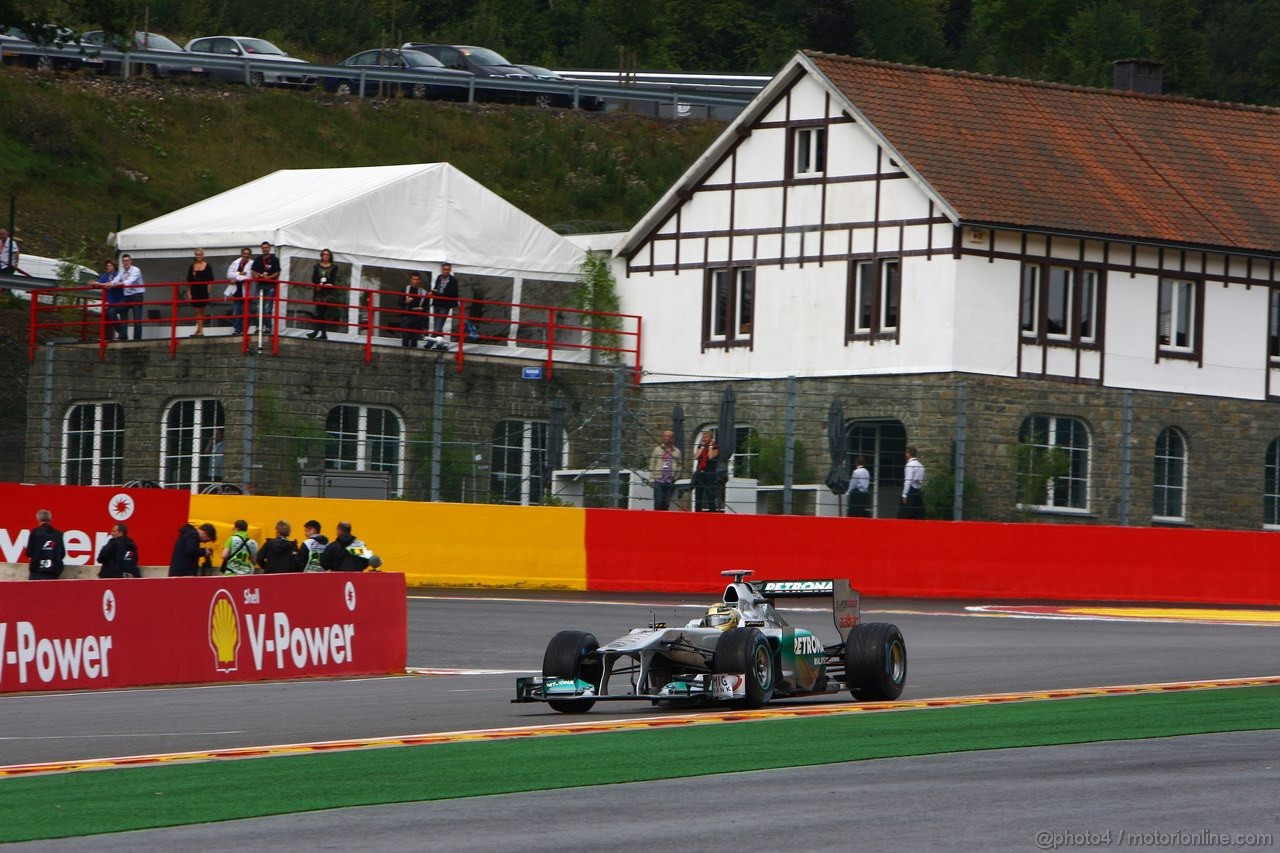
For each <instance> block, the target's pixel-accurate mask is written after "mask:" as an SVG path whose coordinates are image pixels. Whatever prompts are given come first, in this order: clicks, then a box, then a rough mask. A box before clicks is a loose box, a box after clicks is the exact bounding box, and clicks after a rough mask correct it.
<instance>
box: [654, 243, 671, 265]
mask: <svg viewBox="0 0 1280 853" xmlns="http://www.w3.org/2000/svg"><path fill="white" fill-rule="evenodd" d="M675 262H676V241H675V240H654V241H653V263H654V266H670V265H671V264H674V263H675Z"/></svg>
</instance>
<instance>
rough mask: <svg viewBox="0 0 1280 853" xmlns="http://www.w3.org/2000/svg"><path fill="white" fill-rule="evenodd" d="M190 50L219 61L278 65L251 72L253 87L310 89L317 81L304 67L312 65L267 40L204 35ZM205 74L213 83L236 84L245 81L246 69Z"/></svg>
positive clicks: (189, 45) (219, 69)
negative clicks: (248, 61)
mask: <svg viewBox="0 0 1280 853" xmlns="http://www.w3.org/2000/svg"><path fill="white" fill-rule="evenodd" d="M187 51H188V52H189V53H196V54H202V53H203V54H209V55H210V56H215V57H217V58H219V59H248V60H253V61H254V62H264V63H271V64H272V65H278V67H279V70H275V69H274V68H273V69H271V70H266V69H262V68H254V69H252V70H251V71H250V72H249V76H248V78H247V82H248V84H249V85H250V86H299V87H302V88H310V87H311V86H313V85H315V82H316V78H315V76H314V75H312V74H309V73H308V69H307V68H305V67H300V66H306V65H310V63H309V62H307V61H306V60H305V59H298V58H297V57H296V56H290V55H289V54H287V53H285V52H284V51H283V50H281V49H280V48H278V47H276V46H275V45H274V44H272V43H271V42H269V41H267V40H266V39H260V38H252V37H250V36H205V37H203V38H198V39H192V40H191V41H189V42H187ZM204 70H205V71H207V72H208V74H209V76H210V77H211V78H213V79H214V80H230V81H233V82H237V83H244V82H246V78H245V73H244V68H243V67H235V66H229V67H214V66H210V67H208V68H206V69H204Z"/></svg>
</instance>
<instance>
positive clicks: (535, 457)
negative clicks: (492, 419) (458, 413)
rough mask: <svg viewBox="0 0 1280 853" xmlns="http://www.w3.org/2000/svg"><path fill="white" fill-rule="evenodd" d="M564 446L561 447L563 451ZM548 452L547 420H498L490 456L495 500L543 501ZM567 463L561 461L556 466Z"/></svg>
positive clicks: (490, 479) (490, 488) (492, 491)
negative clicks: (543, 476)
mask: <svg viewBox="0 0 1280 853" xmlns="http://www.w3.org/2000/svg"><path fill="white" fill-rule="evenodd" d="M564 452H565V451H564V448H561V453H562V454H563V453H564ZM546 455H547V424H546V423H544V422H541V421H519V420H509V421H499V422H498V424H497V425H496V426H494V428H493V449H492V453H491V454H490V457H489V491H490V493H491V495H492V499H493V501H494V502H495V503H504V504H520V505H529V504H538V503H542V470H543V465H544V464H545V462H546ZM563 466H564V461H563V459H561V460H560V464H557V465H555V466H553V467H555V468H561V467H563Z"/></svg>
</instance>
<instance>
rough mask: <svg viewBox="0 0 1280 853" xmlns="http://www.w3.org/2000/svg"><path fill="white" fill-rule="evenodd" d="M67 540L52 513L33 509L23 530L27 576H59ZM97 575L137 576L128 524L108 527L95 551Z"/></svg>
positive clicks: (135, 549)
mask: <svg viewBox="0 0 1280 853" xmlns="http://www.w3.org/2000/svg"><path fill="white" fill-rule="evenodd" d="M66 561H67V543H66V538H65V537H64V536H63V533H62V531H61V530H59V529H58V528H56V527H54V526H53V513H52V512H50V511H49V510H47V509H42V510H37V511H36V526H35V527H33V528H32V529H31V531H30V532H29V533H28V534H27V579H28V580H33V581H51V580H57V579H58V578H60V577H62V572H63V570H64V569H65V568H66ZM98 564H99V565H100V566H101V568H100V569H99V570H98V577H100V578H137V577H141V576H142V571H141V569H139V568H138V546H137V545H136V544H134V541H133V540H132V539H130V538H129V528H128V527H127V526H126V525H125V524H124V523H123V522H119V523H117V524H115V525H112V527H111V538H110V539H108V540H107V541H106V542H105V543H104V544H103V546H102V548H101V549H99V551H98Z"/></svg>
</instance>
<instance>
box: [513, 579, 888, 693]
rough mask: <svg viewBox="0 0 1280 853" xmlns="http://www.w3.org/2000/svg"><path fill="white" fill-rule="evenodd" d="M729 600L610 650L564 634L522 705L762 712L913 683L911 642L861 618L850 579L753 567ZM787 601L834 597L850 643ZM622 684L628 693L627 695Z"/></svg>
mask: <svg viewBox="0 0 1280 853" xmlns="http://www.w3.org/2000/svg"><path fill="white" fill-rule="evenodd" d="M721 574H722V575H726V576H730V577H732V578H733V581H732V582H731V583H730V584H729V585H728V586H726V587H725V590H724V596H723V598H722V600H721V601H719V602H717V603H715V604H713V605H711V607H710V608H708V609H707V612H706V613H705V614H704V615H703V616H700V617H698V618H697V619H694V620H692V621H690V622H689V623H688V624H687V625H685V626H683V627H680V628H668V627H667V625H666V624H665V623H663V622H656V621H655V622H653V623H652V624H650V625H648V626H647V627H644V628H633V629H632V630H631V631H630V632H629V633H628V634H627V635H626V636H624V637H622V638H620V639H617V640H614V641H613V642H612V643H609V644H608V645H604V646H602V645H600V644H599V642H597V641H596V638H595V637H594V636H593V635H591V634H588V633H586V632H585V631H561V632H560V633H558V634H556V635H555V636H554V637H552V638H551V642H550V643H549V644H548V645H547V651H546V654H545V655H543V658H542V676H541V677H536V676H535V677H530V678H519V679H517V680H516V698H515V699H514V700H512V701H514V702H546V703H547V704H548V705H550V706H551V707H552V708H554V709H555V710H557V711H562V712H564V713H582V712H584V711H587V710H590V708H591V706H593V705H594V704H595V703H596V702H606V701H620V700H624V699H629V700H636V699H640V700H645V699H647V700H649V701H651V702H653V703H654V704H658V703H671V704H682V703H688V704H696V703H703V702H715V701H724V702H728V703H729V704H730V705H732V706H733V707H738V708H759V707H760V706H761V705H764V704H765V703H766V702H768V701H769V700H771V699H776V698H780V697H793V696H813V695H818V694H824V693H839V692H841V691H843V690H848V691H849V692H850V693H852V694H853V697H854V698H855V699H860V700H861V699H869V700H877V699H881V700H882V699H897V698H898V696H900V695H901V694H902V687H903V685H904V683H905V682H906V677H907V645H906V641H904V640H903V638H902V632H901V631H899V630H898V628H897V626H896V625H889V624H885V623H878V622H872V623H862V622H860V621H859V616H860V613H859V601H858V593H856V592H854V591H853V590H852V589H850V587H849V582H848V581H847V580H805V581H755V582H751V583H748V582H746V581H745V580H744V579H745V578H746V576H747V575H750V574H751V572H750V571H745V570H744V571H729V572H721ZM780 598H830V599H831V600H832V606H831V615H832V618H833V619H834V620H835V624H836V630H837V631H838V632H839V633H840V642H839V643H836V644H835V645H832V646H826V645H824V644H823V643H822V642H821V641H820V640H819V639H818V638H817V637H816V636H814V635H813V633H811V632H810V631H806V630H805V629H803V628H794V627H792V626H790V625H788V624H787V622H786V620H785V619H783V618H782V616H780V615H779V614H778V611H777V610H775V609H774V602H775V601H776V600H777V599H780ZM619 684H621V689H619V686H618V685H619Z"/></svg>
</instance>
